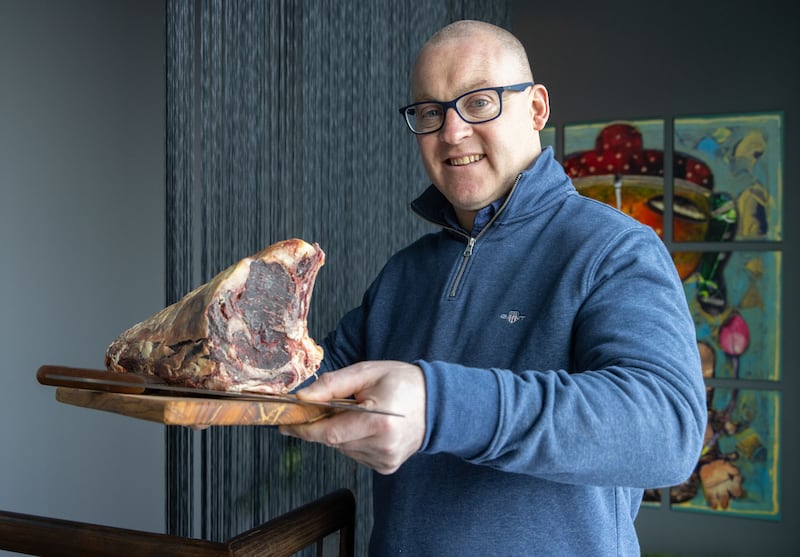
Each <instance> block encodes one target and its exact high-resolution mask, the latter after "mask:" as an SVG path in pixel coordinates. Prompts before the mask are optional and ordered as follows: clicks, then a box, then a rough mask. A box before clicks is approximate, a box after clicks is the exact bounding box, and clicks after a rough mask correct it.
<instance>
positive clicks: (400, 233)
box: [166, 0, 510, 554]
mask: <svg viewBox="0 0 800 557" xmlns="http://www.w3.org/2000/svg"><path fill="white" fill-rule="evenodd" d="M166 18H167V60H166V71H167V134H166V136H167V141H166V149H167V159H166V160H167V176H166V178H167V179H166V182H167V258H168V260H167V285H166V287H167V297H168V300H169V301H170V302H171V301H174V300H177V299H178V298H180V297H181V296H182V295H183V294H185V293H186V292H187V291H188V290H189V289H190V288H191V287H193V286H196V285H197V284H199V283H201V282H205V281H207V280H209V279H210V278H211V277H213V276H214V275H215V274H216V273H218V272H219V271H221V270H222V269H224V268H225V267H227V266H228V265H230V264H232V263H234V262H235V261H237V260H238V259H240V258H242V257H245V256H247V255H250V254H251V253H254V252H256V251H258V250H260V249H261V248H263V247H264V246H267V245H269V244H271V243H274V242H276V241H279V240H282V239H285V238H291V237H299V238H303V239H305V240H306V241H309V242H318V243H319V244H320V246H321V247H322V248H323V250H324V251H325V252H326V254H327V263H326V265H325V266H324V267H323V268H322V270H321V271H320V274H319V276H318V279H317V284H316V287H315V291H314V297H313V299H312V305H311V311H310V316H309V325H310V329H311V334H312V336H313V337H314V338H317V339H321V338H322V337H323V336H324V335H325V333H326V332H327V331H328V330H330V329H331V328H333V327H334V326H335V324H336V322H337V321H338V319H339V318H340V317H341V316H342V315H343V313H344V312H345V311H346V310H348V309H349V308H351V307H352V306H354V305H356V304H358V303H359V301H360V299H361V295H362V294H363V291H364V289H365V288H366V287H367V285H368V284H369V282H370V281H371V280H372V278H373V277H374V276H375V275H376V273H377V272H378V271H379V269H380V267H381V266H382V264H383V263H384V261H385V260H386V259H387V258H388V257H389V256H390V255H391V254H392V253H393V252H394V251H396V250H397V249H398V248H400V247H402V246H404V245H406V244H407V243H409V242H410V241H412V240H413V239H415V238H417V237H418V236H419V235H420V234H422V233H424V232H427V231H428V230H429V228H428V227H427V225H425V224H424V223H423V222H422V221H420V220H419V219H416V218H415V217H413V216H411V215H410V214H409V212H408V209H407V207H408V202H409V201H410V200H411V199H412V198H414V197H415V196H416V195H417V194H419V193H420V192H421V191H422V189H423V188H424V187H426V186H427V184H428V181H427V179H426V178H425V175H424V172H423V170H422V165H421V163H420V162H419V157H418V154H417V151H416V143H415V141H414V139H413V137H412V135H411V134H410V133H408V132H407V130H406V129H405V124H404V123H403V121H402V119H401V118H400V116H399V114H398V113H397V107H399V106H401V105H403V104H405V103H406V102H407V101H408V73H409V71H410V68H411V64H412V62H413V57H414V55H415V53H416V51H417V49H418V48H419V47H420V46H421V45H422V43H423V42H424V41H425V39H426V38H427V37H428V36H429V35H430V34H431V33H432V32H433V31H435V30H436V29H438V28H439V27H441V26H442V25H444V24H446V23H448V22H450V21H454V20H457V19H463V18H472V19H482V20H485V21H490V22H494V23H497V24H500V25H503V26H505V27H508V26H509V24H510V0H505V1H503V2H499V1H498V2H485V1H481V0H460V1H457V0H450V1H443V0H438V1H437V0H430V1H419V0H364V1H360V2H359V1H342V0H338V1H334V0H329V1H326V0H305V1H303V0H296V1H290V0H264V1H258V0H238V1H233V0H230V1H220V0H192V1H187V0H167V10H166ZM166 444H167V464H166V475H167V485H168V493H167V501H166V505H167V530H168V531H169V532H170V533H175V534H182V535H195V536H201V537H204V538H207V539H214V540H221V539H224V538H227V537H230V536H232V535H235V534H237V533H239V532H241V531H243V530H245V529H247V528H250V527H252V526H254V525H256V524H258V523H260V522H263V521H265V520H267V519H269V518H271V517H274V516H276V515H278V514H280V513H283V512H285V511H287V510H290V509H292V508H295V507H297V506H300V505H302V504H303V503H306V502H308V501H310V500H312V499H315V498H317V497H320V496H322V495H324V494H325V493H327V492H330V491H332V490H334V489H337V488H340V487H348V488H350V489H351V490H353V491H354V492H355V494H356V498H357V505H358V507H357V508H358V517H357V518H358V527H357V552H358V554H365V553H366V539H367V536H368V533H369V530H370V528H371V525H372V519H371V501H370V472H369V471H368V470H366V469H364V468H363V467H361V466H359V465H356V464H355V463H353V462H352V461H350V460H348V459H346V458H344V457H341V456H339V455H338V454H336V453H335V452H333V451H331V450H329V449H327V448H325V447H320V446H316V445H311V444H306V443H301V442H299V441H297V440H293V439H285V438H283V437H281V436H280V435H279V434H278V433H277V432H276V431H274V429H272V428H266V427H265V428H259V427H216V428H211V429H208V430H205V431H203V432H202V433H200V434H196V433H195V432H192V431H189V430H183V429H180V428H168V429H167V435H166ZM196 524H199V526H200V532H194V531H193V530H194V529H195V525H196Z"/></svg>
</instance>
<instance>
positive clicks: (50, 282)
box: [0, 0, 164, 531]
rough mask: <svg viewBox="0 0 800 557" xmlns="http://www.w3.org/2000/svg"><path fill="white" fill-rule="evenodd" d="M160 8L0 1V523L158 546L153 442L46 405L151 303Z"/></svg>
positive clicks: (158, 244) (121, 2)
mask: <svg viewBox="0 0 800 557" xmlns="http://www.w3.org/2000/svg"><path fill="white" fill-rule="evenodd" d="M163 11H164V8H163V1H162V0H147V1H143V0H114V1H107V0H81V1H77V0H71V1H70V2H63V1H60V0H51V1H47V0H34V1H30V0H0V354H2V360H0V379H2V383H1V384H0V509H4V510H11V511H16V512H26V513H33V514H44V515H49V516H55V517H60V518H68V519H74V520H85V521H91V522H97V523H101V524H108V525H114V526H124V527H129V528H140V529H145V530H151V531H163V528H164V495H163V493H164V462H163V460H164V442H163V439H164V434H163V426H160V425H158V424H152V423H149V422H143V421H138V420H133V419H129V418H124V417H121V416H116V415H113V414H107V413H104V412H99V411H95V410H88V409H82V408H76V407H73V406H68V405H65V404H61V403H58V402H56V400H55V398H54V396H55V391H54V389H53V388H52V387H44V386H41V385H39V384H38V383H37V382H36V379H35V373H36V370H37V368H38V367H39V366H40V365H42V364H45V363H50V364H64V365H72V366H85V367H95V368H97V367H102V366H103V355H104V353H105V348H106V346H107V345H108V343H109V341H111V340H112V338H113V337H114V336H115V335H116V334H118V333H119V332H120V331H122V330H123V329H125V328H127V327H128V326H130V325H131V324H133V323H134V322H136V321H139V320H141V319H143V318H145V317H147V316H148V315H150V314H152V313H154V312H155V311H157V310H158V309H160V308H161V307H163V303H164V186H163V184H164V77H163V75H164V72H163V56H164V32H163V27H164V16H163Z"/></svg>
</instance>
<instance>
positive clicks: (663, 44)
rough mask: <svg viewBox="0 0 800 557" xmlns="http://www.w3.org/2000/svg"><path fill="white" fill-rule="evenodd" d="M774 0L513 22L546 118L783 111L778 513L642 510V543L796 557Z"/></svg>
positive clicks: (793, 78) (798, 59)
mask: <svg viewBox="0 0 800 557" xmlns="http://www.w3.org/2000/svg"><path fill="white" fill-rule="evenodd" d="M788 6H789V4H788V3H786V2H781V1H779V0H761V1H759V2H745V1H742V0H733V1H731V0H713V1H712V0H707V1H687V0H672V1H670V2H640V1H633V0H610V1H608V2H594V1H588V0H580V1H577V0H571V1H570V0H567V1H565V2H531V1H527V0H517V1H516V2H515V5H514V28H513V30H514V31H515V32H516V34H517V35H519V36H520V37H521V38H522V40H523V42H524V44H525V46H526V48H527V49H528V53H529V55H530V56H531V57H532V59H533V64H534V77H535V78H536V79H537V81H540V82H542V83H544V84H545V85H547V86H548V89H549V91H550V93H551V103H552V118H551V123H554V124H556V125H558V126H562V125H563V124H568V123H577V122H586V121H603V120H610V119H636V118H656V117H662V118H671V117H672V116H675V115H697V114H727V113H736V112H754V111H772V110H783V111H784V125H785V127H784V129H785V135H784V140H785V143H784V151H785V166H784V200H783V201H784V208H783V214H784V221H783V224H784V227H783V231H784V239H783V244H782V249H783V254H784V255H783V266H784V268H783V284H784V288H783V293H782V296H783V308H782V315H783V324H782V335H783V342H782V352H783V354H782V362H783V369H782V373H783V379H782V381H781V383H780V385H779V388H780V390H781V392H782V396H783V401H782V404H781V412H782V419H781V426H782V437H781V442H782V451H783V453H782V455H781V460H782V473H781V477H780V482H781V483H780V485H781V493H780V498H781V506H782V518H781V520H780V521H779V522H771V521H764V520H746V519H741V518H731V517H720V516H711V515H708V514H698V513H687V512H675V511H669V510H667V509H643V510H642V512H641V513H640V517H639V519H638V521H637V526H638V529H639V532H640V536H641V539H642V549H643V550H645V551H653V552H655V551H659V552H664V553H670V554H675V555H695V556H753V555H758V556H775V555H792V556H794V555H799V554H800V518H799V517H798V513H800V498H799V497H798V495H800V485H798V478H797V475H795V474H794V473H793V471H794V468H795V467H796V464H795V463H796V462H797V461H798V458H799V457H800V454H798V453H799V452H800V445H798V431H800V427H799V426H798V424H800V404H798V397H799V396H800V374H798V373H797V371H798V370H797V369H796V367H797V364H796V362H797V361H798V360H799V359H800V343H798V342H797V341H798V338H799V337H798V320H797V313H798V311H799V310H800V293H799V292H798V290H797V289H796V288H795V287H794V286H795V285H796V284H797V282H798V280H797V277H798V265H799V263H798V255H800V229H799V228H798V222H797V219H796V218H794V217H793V209H794V208H795V207H800V191H798V188H797V187H795V186H796V184H797V181H798V178H800V161H798V159H797V157H796V156H795V155H794V153H795V152H796V150H797V149H798V147H800V130H799V129H798V126H797V123H798V119H799V118H800V110H799V109H800V71H798V66H799V65H800V34H798V33H797V30H796V28H795V27H796V22H797V18H796V17H789V16H788V15H787V12H786V10H788Z"/></svg>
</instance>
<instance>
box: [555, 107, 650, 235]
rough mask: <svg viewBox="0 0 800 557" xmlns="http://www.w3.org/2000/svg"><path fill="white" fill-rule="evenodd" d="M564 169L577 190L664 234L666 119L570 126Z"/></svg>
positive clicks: (565, 146) (566, 138) (566, 133)
mask: <svg viewBox="0 0 800 557" xmlns="http://www.w3.org/2000/svg"><path fill="white" fill-rule="evenodd" d="M564 169H565V170H566V172H567V174H569V176H570V177H571V178H572V181H573V183H574V184H575V187H576V188H577V190H578V191H579V192H580V193H582V194H583V195H585V196H587V197H592V198H594V199H598V200H600V201H603V202H605V203H608V204H609V205H611V206H613V207H616V208H617V209H619V210H621V211H623V212H625V213H627V214H629V215H631V216H632V217H633V218H635V219H636V220H638V221H640V222H643V223H645V224H648V225H650V226H651V227H652V228H653V229H654V230H655V231H656V232H657V233H658V234H659V236H661V237H662V238H663V232H664V226H663V210H662V209H663V203H662V205H661V206H660V205H658V202H655V203H654V202H653V200H662V199H663V196H664V121H663V120H640V121H635V122H610V123H609V122H603V123H594V124H576V125H569V126H565V127H564Z"/></svg>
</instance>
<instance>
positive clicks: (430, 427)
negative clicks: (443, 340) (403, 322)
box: [415, 361, 500, 459]
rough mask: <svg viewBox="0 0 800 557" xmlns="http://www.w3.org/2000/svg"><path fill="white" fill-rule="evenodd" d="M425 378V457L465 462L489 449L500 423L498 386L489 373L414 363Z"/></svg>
mask: <svg viewBox="0 0 800 557" xmlns="http://www.w3.org/2000/svg"><path fill="white" fill-rule="evenodd" d="M415 364H416V365H418V366H419V367H420V368H421V369H422V373H423V375H424V376H425V388H426V413H425V414H426V415H425V425H426V429H425V439H424V441H423V443H422V447H421V448H420V452H421V453H424V454H434V453H449V454H452V455H455V456H459V457H461V458H465V459H471V458H474V457H477V456H479V455H481V454H482V453H483V452H484V451H485V450H486V448H487V447H488V446H490V445H491V442H492V439H493V438H494V435H495V432H496V430H497V423H498V421H499V419H500V386H499V381H498V377H497V375H496V374H495V372H494V371H493V370H491V369H489V370H487V369H477V368H469V367H464V366H460V365H455V364H450V363H445V362H425V361H417V362H415Z"/></svg>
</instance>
